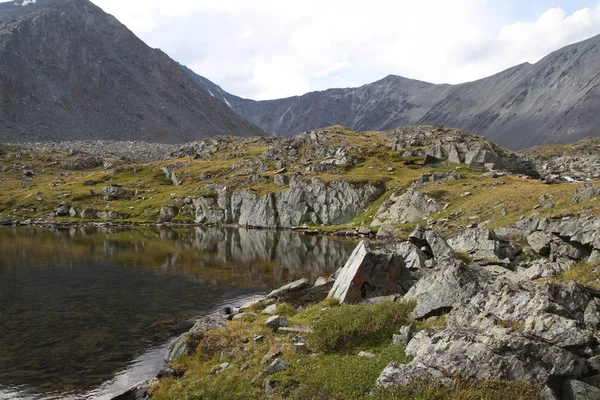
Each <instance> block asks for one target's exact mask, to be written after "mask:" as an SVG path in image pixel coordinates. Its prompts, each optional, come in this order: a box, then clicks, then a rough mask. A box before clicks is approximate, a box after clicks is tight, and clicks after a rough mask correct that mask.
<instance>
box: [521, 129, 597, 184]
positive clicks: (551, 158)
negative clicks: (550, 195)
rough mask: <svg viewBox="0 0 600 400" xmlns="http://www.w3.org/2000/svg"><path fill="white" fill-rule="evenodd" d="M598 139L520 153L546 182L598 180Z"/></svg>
mask: <svg viewBox="0 0 600 400" xmlns="http://www.w3.org/2000/svg"><path fill="white" fill-rule="evenodd" d="M599 146H600V138H597V137H588V138H585V139H582V140H580V141H578V142H575V143H570V144H569V145H568V146H564V145H562V146H561V145H555V146H550V145H549V146H539V147H533V148H530V149H526V150H523V151H521V152H520V153H521V154H522V155H524V156H526V157H528V158H529V159H530V160H532V161H533V162H534V163H535V165H536V167H537V169H538V171H539V172H540V174H541V175H542V176H543V177H545V178H546V180H547V181H552V180H560V181H565V182H566V181H569V180H576V181H586V180H592V179H593V180H596V179H598V178H600V155H599V154H598V147H599Z"/></svg>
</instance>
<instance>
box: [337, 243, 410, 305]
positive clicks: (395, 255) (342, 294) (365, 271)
mask: <svg viewBox="0 0 600 400" xmlns="http://www.w3.org/2000/svg"><path fill="white" fill-rule="evenodd" d="M404 250H406V249H404ZM416 250H418V249H416ZM415 257H417V258H418V253H417V255H416V256H415ZM414 262H416V263H417V264H418V261H414ZM413 265H414V263H413ZM416 279H417V278H415V276H414V275H413V274H411V272H410V270H409V269H408V268H407V266H406V262H405V259H404V258H403V256H402V255H401V254H400V251H399V249H398V246H396V245H394V246H389V245H381V244H374V243H370V242H368V241H365V240H363V241H362V242H360V244H359V245H358V246H357V247H356V249H354V251H353V252H352V254H351V255H350V258H349V259H348V261H347V262H346V264H345V265H344V266H343V267H342V268H341V270H340V271H339V273H338V274H337V278H336V280H335V283H334V285H333V287H332V288H331V290H330V291H329V297H333V298H336V299H338V300H340V302H342V303H358V302H360V301H361V300H364V299H367V298H371V297H378V296H387V295H390V294H394V293H399V294H403V293H406V291H407V290H408V289H409V288H410V287H411V286H412V285H413V284H414V282H415V281H416Z"/></svg>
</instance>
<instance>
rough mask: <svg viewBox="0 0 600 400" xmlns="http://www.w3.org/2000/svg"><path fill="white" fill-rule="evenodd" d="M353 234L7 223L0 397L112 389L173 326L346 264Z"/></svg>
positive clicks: (0, 244)
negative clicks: (12, 225)
mask: <svg viewBox="0 0 600 400" xmlns="http://www.w3.org/2000/svg"><path fill="white" fill-rule="evenodd" d="M354 246H355V243H354V242H352V241H348V240H338V239H333V238H326V237H308V236H303V235H300V234H296V233H293V232H277V231H264V230H233V229H228V230H226V229H217V228H186V229H158V228H156V229H154V228H131V229H121V228H109V227H102V228H89V227H78V228H70V229H45V228H10V227H7V228H0V399H5V398H6V399H54V398H61V399H105V398H110V397H111V395H114V394H118V393H120V392H122V391H123V390H124V389H126V388H127V387H129V386H131V385H132V384H135V383H137V382H139V381H141V380H145V379H148V378H151V377H153V376H154V375H156V373H157V372H158V371H159V369H160V367H161V365H162V359H163V356H164V352H165V349H166V347H167V345H168V342H169V340H170V339H171V338H170V337H169V334H168V329H169V327H171V326H173V325H174V324H175V323H177V322H179V321H183V320H185V319H187V318H190V317H193V316H198V315H202V314H205V313H207V312H210V311H213V310H215V309H218V308H220V307H222V306H225V305H236V304H239V303H242V302H244V301H245V300H247V299H249V298H251V297H252V296H256V295H258V294H264V293H266V292H268V291H269V290H271V289H273V288H275V287H278V286H281V285H283V284H284V283H285V282H286V281H288V280H289V279H292V278H299V277H306V278H309V279H311V280H313V281H314V280H316V279H317V278H318V277H319V276H322V275H328V274H330V273H333V272H334V271H335V270H336V269H337V268H338V267H339V266H341V265H343V264H344V263H345V261H346V259H347V258H348V256H349V255H350V253H351V252H352V250H353V248H354Z"/></svg>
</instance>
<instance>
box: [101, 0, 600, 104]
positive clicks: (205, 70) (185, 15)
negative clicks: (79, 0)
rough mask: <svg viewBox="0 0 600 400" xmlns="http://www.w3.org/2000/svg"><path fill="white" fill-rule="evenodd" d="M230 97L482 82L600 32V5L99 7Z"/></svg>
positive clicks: (579, 0) (261, 2)
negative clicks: (389, 83)
mask: <svg viewBox="0 0 600 400" xmlns="http://www.w3.org/2000/svg"><path fill="white" fill-rule="evenodd" d="M92 1H93V2H94V3H95V4H97V5H98V6H100V7H102V8H103V9H104V10H105V11H107V12H109V13H111V14H113V15H114V16H116V17H117V18H118V19H120V20H121V22H123V23H125V24H126V25H127V26H128V27H129V28H130V29H131V30H132V31H133V32H134V33H136V34H137V35H138V36H139V37H141V38H142V39H143V40H144V41H145V42H146V43H148V44H149V45H150V46H152V47H157V48H160V49H162V50H163V51H165V52H166V53H167V54H169V55H170V56H171V57H173V58H174V59H175V60H177V61H179V62H181V63H182V64H186V65H187V66H189V67H190V68H192V69H193V70H194V71H196V72H197V73H199V74H200V75H203V76H205V77H207V78H209V79H210V80H212V81H213V82H215V83H217V84H219V85H221V86H222V87H223V88H224V89H225V90H227V91H228V92H230V93H233V94H236V95H239V96H242V97H247V98H252V99H273V98H280V97H286V96H292V95H298V94H303V93H306V92H309V91H313V90H323V89H327V88H331V87H350V86H360V85H362V84H365V83H369V82H372V81H375V80H378V79H381V78H383V77H384V76H386V75H389V74H395V75H401V76H405V77H408V78H413V79H420V80H424V81H428V82H434V83H460V82H465V81H470V80H475V79H478V78H482V77H485V76H488V75H491V74H494V73H496V72H499V71H501V70H503V69H506V68H509V67H511V66H513V65H516V64H520V63H523V62H531V63H533V62H536V61H538V60H539V59H540V58H542V57H543V56H545V55H547V54H548V53H549V52H551V51H553V50H557V49H559V48H560V47H562V46H564V45H567V44H570V43H573V42H576V41H579V40H582V39H586V38H588V37H591V36H594V35H596V34H600V1H599V0H502V1H498V0H453V1H447V0H419V1H414V0H368V1H366V0H303V1H294V2H291V1H282V0H220V1H216V0H177V1H166V0H127V1H124V0H92Z"/></svg>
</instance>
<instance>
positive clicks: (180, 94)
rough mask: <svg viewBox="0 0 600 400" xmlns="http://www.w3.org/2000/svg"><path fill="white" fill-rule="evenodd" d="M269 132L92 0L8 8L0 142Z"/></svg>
mask: <svg viewBox="0 0 600 400" xmlns="http://www.w3.org/2000/svg"><path fill="white" fill-rule="evenodd" d="M20 3H23V4H20ZM261 134H263V131H262V130H261V129H260V128H258V127H257V126H255V125H252V124H251V123H249V122H247V121H246V120H244V119H242V118H240V117H239V116H238V115H237V114H235V113H234V112H232V111H231V109H230V108H229V107H228V106H226V105H224V104H223V103H222V102H221V101H218V100H216V99H215V98H214V97H213V96H211V95H209V94H207V93H206V92H205V91H204V90H201V89H200V88H199V87H198V86H197V85H196V84H195V83H194V81H193V80H192V79H190V77H189V76H188V75H187V74H186V73H184V72H183V71H182V70H181V68H180V67H179V65H178V64H177V63H176V62H174V61H173V60H171V59H170V58H169V57H168V56H167V55H166V54H164V53H163V52H162V51H160V50H155V49H151V48H150V47H148V46H147V45H146V44H144V43H143V42H142V41H141V40H140V39H138V38H137V37H136V36H135V35H134V34H133V33H132V32H131V31H129V30H128V29H127V28H126V27H125V26H124V25H123V24H121V23H120V22H119V21H117V20H116V19H115V18H114V17H112V16H111V15H108V14H106V13H105V12H103V11H102V10H101V9H100V8H98V7H97V6H95V5H94V4H92V3H91V2H89V1H87V0H37V2H35V3H32V2H31V1H29V0H27V1H20V2H8V3H1V4H0V141H3V142H6V141H12V142H23V141H49V140H71V139H118V140H146V141H153V142H166V143H169V142H184V141H190V140H197V139H201V138H204V137H208V136H214V135H240V136H250V135H261Z"/></svg>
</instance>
